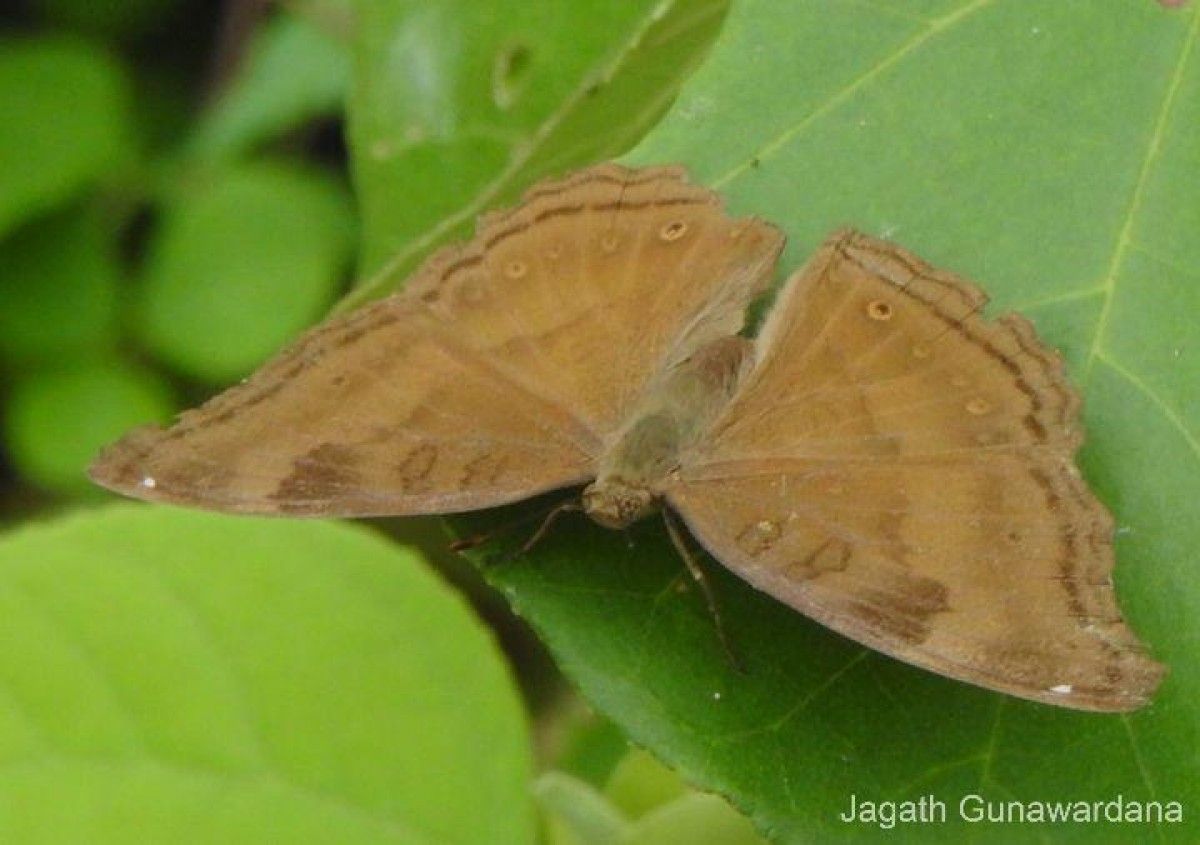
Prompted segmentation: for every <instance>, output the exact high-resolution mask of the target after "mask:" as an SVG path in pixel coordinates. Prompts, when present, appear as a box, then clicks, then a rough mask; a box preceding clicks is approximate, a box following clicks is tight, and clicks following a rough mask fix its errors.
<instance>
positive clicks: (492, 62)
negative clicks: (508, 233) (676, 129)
mask: <svg viewBox="0 0 1200 845" xmlns="http://www.w3.org/2000/svg"><path fill="white" fill-rule="evenodd" d="M725 6H726V2H725V0H690V2H675V1H673V0H667V2H662V0H637V2H627V3H609V2H601V0H586V2H577V3H570V4H565V3H524V2H490V3H477V2H474V0H455V2H418V3H399V2H385V3H372V4H363V5H362V6H361V7H360V10H359V11H360V16H359V21H358V31H359V33H360V35H359V39H358V45H359V46H358V69H357V74H356V83H355V88H354V91H353V93H352V96H351V110H350V143H351V148H352V150H353V152H354V169H355V181H356V183H357V185H358V188H359V200H360V204H361V210H362V215H363V228H364V239H363V252H362V265H361V266H362V270H363V272H364V273H367V274H370V275H368V276H366V277H365V281H364V282H363V284H362V285H361V286H360V288H359V289H358V290H357V291H356V292H355V293H354V294H353V295H352V296H351V297H350V298H349V299H348V300H347V302H348V303H349V304H354V303H361V302H363V301H365V300H367V299H370V298H373V297H378V296H380V295H382V294H384V293H388V292H390V291H392V290H394V289H395V288H396V287H398V286H399V285H400V284H401V283H402V282H403V281H404V278H405V276H406V275H407V274H408V273H409V272H410V271H411V270H412V269H413V268H414V267H415V266H416V265H417V263H418V262H419V261H420V260H421V259H422V258H424V257H425V256H426V255H427V254H428V253H429V251H430V250H431V249H433V248H434V247H436V246H439V245H441V244H443V243H445V242H447V241H453V240H456V239H461V238H463V237H465V236H467V235H468V234H469V233H470V231H471V229H472V227H473V226H474V225H475V219H476V218H477V217H478V216H479V215H480V214H482V213H483V212H485V211H487V210H488V209H489V208H492V207H495V206H497V205H500V204H504V203H507V202H511V201H513V200H514V199H515V198H516V197H517V196H518V195H519V194H520V192H521V190H522V189H523V188H524V187H525V186H527V185H528V184H530V182H532V181H534V180H536V179H538V178H541V177H543V176H547V175H550V174H553V173H558V172H561V171H562V170H563V169H567V168H571V167H576V166H579V165H582V164H586V163H589V162H591V161H594V160H596V159H598V158H606V157H612V156H615V155H619V154H620V153H623V152H625V151H627V150H628V149H629V148H630V147H631V146H632V145H633V143H634V142H635V141H636V140H637V139H638V138H640V137H641V136H642V134H643V133H644V132H645V131H646V130H647V129H648V128H649V127H650V126H651V125H653V123H654V121H655V120H656V119H657V118H658V117H659V116H660V115H661V114H662V111H663V109H664V108H665V107H666V106H667V104H668V103H669V102H670V100H671V97H673V96H674V93H675V91H676V89H677V87H678V84H679V80H680V79H681V78H682V76H683V75H684V74H685V73H686V71H687V70H688V69H690V68H691V67H692V66H693V65H694V63H695V60H696V58H697V57H698V56H699V55H701V54H702V53H703V51H704V49H705V48H706V47H707V46H708V44H709V42H710V41H711V39H712V37H713V34H714V33H715V32H716V29H717V27H718V25H719V24H720V21H721V18H722V15H723V13H724V10H725Z"/></svg>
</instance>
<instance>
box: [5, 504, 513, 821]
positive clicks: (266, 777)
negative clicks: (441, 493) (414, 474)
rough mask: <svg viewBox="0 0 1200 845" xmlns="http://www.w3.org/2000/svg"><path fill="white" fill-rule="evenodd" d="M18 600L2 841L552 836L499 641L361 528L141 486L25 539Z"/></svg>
mask: <svg viewBox="0 0 1200 845" xmlns="http://www.w3.org/2000/svg"><path fill="white" fill-rule="evenodd" d="M0 603H2V605H3V612H0V643H2V644H4V645H3V646H2V647H0V685H2V686H3V696H2V699H3V705H0V757H3V759H4V761H5V766H4V773H3V776H2V777H0V807H3V811H2V812H0V841H4V842H21V843H30V845H34V844H35V843H51V842H90V843H109V842H111V843H128V842H172V843H211V842H223V843H241V842H245V843H262V842H288V843H329V842H353V843H375V842H379V843H383V842H394V843H405V845H408V844H409V843H463V845H474V843H479V842H489V843H493V842H494V843H526V842H529V841H531V838H532V830H531V827H532V821H531V812H530V801H529V798H528V796H527V783H528V777H529V767H530V761H529V750H528V737H527V735H526V731H525V726H524V723H523V717H522V714H521V711H520V705H519V700H518V696H517V694H516V691H515V689H514V687H513V684H512V681H511V679H510V678H509V676H508V674H507V672H506V671H505V667H504V664H503V661H502V659H501V658H500V656H499V654H498V652H497V650H496V647H495V644H494V643H493V642H492V640H491V639H490V637H489V636H488V635H487V634H486V633H485V631H484V629H483V628H482V627H481V625H480V623H479V622H478V621H477V620H476V619H475V618H474V617H473V616H472V615H471V614H470V613H469V611H468V610H467V608H466V607H465V605H464V604H463V603H462V601H461V600H460V599H459V598H458V597H457V596H456V595H455V594H454V593H453V592H452V591H450V590H449V589H448V588H447V587H446V586H445V585H443V584H442V583H441V582H439V581H438V580H436V579H435V578H433V577H432V576H431V575H430V574H429V572H428V571H427V570H426V569H425V568H424V567H423V566H422V565H421V563H420V561H419V560H418V559H416V558H415V557H414V556H413V555H412V554H411V553H409V552H406V551H403V550H400V549H397V548H396V547H395V546H393V545H392V544H390V543H388V542H386V541H384V540H382V539H381V538H379V537H378V536H375V535H373V534H372V533H370V532H368V531H366V530H363V529H362V528H358V527H351V526H338V525H331V524H319V523H285V522H272V521H269V520H249V519H232V518H226V517H215V516H211V515H202V514H192V513H186V512H182V511H175V510H171V509H166V508H154V509H151V508H146V507H136V506H122V507H119V508H113V509H110V510H105V511H102V512H96V513H91V514H86V515H82V516H78V517H75V518H73V519H69V520H63V521H59V522H57V523H52V524H49V525H44V526H39V527H37V528H30V529H25V530H24V531H21V532H18V533H15V534H10V535H9V536H7V537H5V538H4V539H3V541H0Z"/></svg>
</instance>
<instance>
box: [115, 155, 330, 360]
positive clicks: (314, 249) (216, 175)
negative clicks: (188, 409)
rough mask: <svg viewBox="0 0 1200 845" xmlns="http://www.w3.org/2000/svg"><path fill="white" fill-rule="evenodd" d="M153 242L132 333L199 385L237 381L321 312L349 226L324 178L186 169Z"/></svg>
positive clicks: (264, 170) (271, 169)
mask: <svg viewBox="0 0 1200 845" xmlns="http://www.w3.org/2000/svg"><path fill="white" fill-rule="evenodd" d="M162 213H163V217H164V220H163V221H162V222H161V224H160V229H159V230H158V231H157V232H156V233H155V236H154V239H153V241H152V242H151V244H150V257H149V261H148V267H147V270H146V278H145V289H144V290H143V292H142V295H143V300H142V303H141V304H142V308H141V311H140V313H139V315H138V316H139V318H140V321H139V327H140V329H141V336H142V338H143V339H144V340H145V343H146V345H147V346H148V347H149V348H150V349H151V350H152V351H153V352H154V353H155V354H157V355H159V356H160V357H162V358H163V359H164V360H165V361H167V362H169V363H170V364H172V365H173V366H175V367H178V368H179V369H181V370H183V371H185V372H187V373H189V374H191V375H194V376H197V377H199V378H202V379H208V380H212V381H222V380H229V379H231V378H235V377H238V376H242V375H245V374H246V373H247V372H248V371H249V370H251V369H252V368H253V367H254V365H256V364H258V363H259V362H261V361H262V360H263V359H264V358H266V357H267V356H268V355H269V354H270V353H272V352H275V351H276V350H278V349H279V347H281V346H282V345H283V344H284V343H285V342H286V341H287V340H288V339H289V338H290V337H292V336H293V335H295V334H296V333H297V332H298V331H299V330H300V329H301V328H303V327H305V326H306V325H307V324H308V323H310V322H311V321H312V320H313V319H314V318H315V317H316V316H317V315H318V314H319V313H320V312H321V311H322V309H323V308H324V307H326V306H327V305H328V303H329V301H330V299H331V298H332V296H333V293H334V291H335V290H336V288H337V286H338V283H339V281H340V280H341V275H342V273H343V272H344V269H345V265H346V262H347V261H348V259H349V250H350V247H351V235H352V219H351V213H350V208H349V204H348V201H347V199H346V197H345V195H344V192H343V190H342V188H341V186H340V185H338V184H337V183H336V182H334V181H333V180H332V179H330V178H329V177H328V176H327V175H326V174H324V173H322V172H320V171H317V170H313V169H306V168H301V167H299V166H291V165H287V166H285V165H282V164H278V163H257V164H243V165H238V166H236V167H228V168H217V169H214V170H211V171H206V172H205V173H197V174H194V175H193V177H192V180H191V181H190V182H188V184H186V185H185V186H184V187H183V188H181V190H180V191H179V192H178V194H177V195H176V196H174V197H173V198H172V202H171V203H170V204H169V206H168V207H167V208H165V209H164V210H163V212H162Z"/></svg>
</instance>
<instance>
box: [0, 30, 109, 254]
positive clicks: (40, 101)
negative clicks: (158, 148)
mask: <svg viewBox="0 0 1200 845" xmlns="http://www.w3.org/2000/svg"><path fill="white" fill-rule="evenodd" d="M127 98H128V91H127V82H126V79H125V77H124V74H123V72H122V69H121V68H120V67H119V66H118V65H117V64H116V63H115V62H114V61H113V60H112V58H110V57H109V56H108V55H107V54H105V53H104V52H103V51H102V50H100V49H98V48H96V47H93V46H92V45H90V44H87V43H85V42H82V41H77V40H74V39H65V38H49V37H46V38H31V39H28V40H25V41H12V40H8V41H2V42H0V126H3V127H4V131H3V132H0V235H3V234H4V233H6V232H7V231H8V230H9V229H10V228H12V226H13V225H14V224H15V223H17V222H18V221H20V220H24V219H26V218H28V217H32V216H33V215H35V214H38V213H40V212H42V211H45V210H47V209H49V208H52V207H54V206H55V205H58V204H60V203H62V202H64V201H65V200H67V199H69V198H70V197H71V196H72V195H73V194H75V193H77V192H78V191H80V190H81V189H82V188H84V187H85V186H87V185H88V184H90V183H92V182H95V181H96V180H97V179H100V178H102V177H104V176H106V175H107V174H108V173H109V172H110V171H111V170H112V168H113V167H114V166H116V165H118V164H119V163H121V162H122V161H123V160H124V159H125V158H127V157H128V156H129V155H130V149H129V146H130V137H129V135H130V133H129V126H128V125H127V123H128V115H127V106H128V102H127Z"/></svg>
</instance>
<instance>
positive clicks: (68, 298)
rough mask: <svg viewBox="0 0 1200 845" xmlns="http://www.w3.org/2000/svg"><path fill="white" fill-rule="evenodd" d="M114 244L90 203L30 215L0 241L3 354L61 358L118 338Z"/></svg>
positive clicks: (36, 358) (0, 341) (34, 358)
mask: <svg viewBox="0 0 1200 845" xmlns="http://www.w3.org/2000/svg"><path fill="white" fill-rule="evenodd" d="M116 252H117V250H116V244H114V243H112V241H111V239H110V238H109V237H108V236H107V235H106V232H105V231H104V227H103V226H102V225H100V223H99V221H98V220H97V215H96V214H94V213H93V212H92V210H91V209H82V208H72V209H69V210H67V211H65V212H63V213H60V214H55V215H52V216H49V217H45V218H39V219H37V220H34V221H31V222H30V223H29V224H27V225H26V226H24V227H22V228H21V229H18V230H17V231H16V232H13V233H12V234H11V235H10V236H9V237H8V238H7V239H5V240H4V241H0V355H3V356H4V357H5V358H6V359H8V360H10V361H18V362H26V361H55V362H56V363H58V364H62V363H63V362H64V360H69V359H71V358H78V357H82V356H83V355H85V354H88V353H94V352H95V351H97V350H100V349H104V348H107V347H110V346H111V345H112V344H113V342H114V340H115V338H116V328H117V320H116V317H117V311H116V305H117V302H116V299H117V286H118V283H119V281H120V275H121V268H120V266H119V265H118V263H117V255H116Z"/></svg>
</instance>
